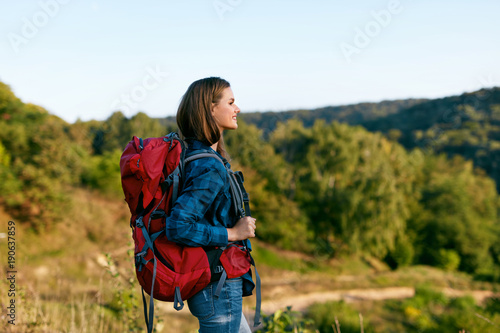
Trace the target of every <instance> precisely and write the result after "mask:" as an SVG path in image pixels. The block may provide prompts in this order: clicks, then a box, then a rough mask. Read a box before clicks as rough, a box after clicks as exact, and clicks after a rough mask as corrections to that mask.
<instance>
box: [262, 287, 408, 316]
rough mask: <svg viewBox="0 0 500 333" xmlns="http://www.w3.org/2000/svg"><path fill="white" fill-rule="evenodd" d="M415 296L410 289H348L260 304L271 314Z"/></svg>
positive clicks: (293, 296)
mask: <svg viewBox="0 0 500 333" xmlns="http://www.w3.org/2000/svg"><path fill="white" fill-rule="evenodd" d="M413 296H415V289H414V288H411V287H390V288H370V289H350V290H337V291H327V292H313V293H308V294H302V295H292V296H288V297H284V298H279V299H273V300H267V301H264V302H262V310H263V311H264V312H265V313H273V312H275V311H276V310H278V309H284V308H285V307H287V306H293V309H294V310H297V311H303V310H306V309H307V308H308V307H309V306H310V305H312V304H313V303H324V302H328V301H340V300H344V301H346V302H352V301H363V300H378V301H379V300H386V299H402V298H411V297H413Z"/></svg>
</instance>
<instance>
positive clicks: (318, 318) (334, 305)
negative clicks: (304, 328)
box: [306, 301, 375, 333]
mask: <svg viewBox="0 0 500 333" xmlns="http://www.w3.org/2000/svg"><path fill="white" fill-rule="evenodd" d="M306 317H307V318H310V319H312V320H313V321H314V322H315V323H316V326H317V328H318V330H319V331H320V332H324V333H326V332H328V333H330V332H332V325H333V326H335V327H336V326H337V324H336V321H337V322H338V325H339V326H340V331H341V332H342V333H359V332H361V323H362V324H363V330H364V332H366V333H372V332H375V331H374V330H373V328H372V326H371V325H370V322H369V321H368V320H367V319H366V318H363V320H361V318H362V317H361V315H360V313H358V312H357V311H356V310H354V309H353V308H352V307H351V306H349V304H347V303H345V302H344V301H340V302H326V303H316V304H313V305H312V306H310V307H309V308H308V310H307V314H306Z"/></svg>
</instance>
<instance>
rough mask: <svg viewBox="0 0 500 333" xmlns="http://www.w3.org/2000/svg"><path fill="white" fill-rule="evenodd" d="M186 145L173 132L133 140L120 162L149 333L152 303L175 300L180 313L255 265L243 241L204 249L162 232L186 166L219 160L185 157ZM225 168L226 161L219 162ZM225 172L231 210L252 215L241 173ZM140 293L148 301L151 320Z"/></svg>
mask: <svg viewBox="0 0 500 333" xmlns="http://www.w3.org/2000/svg"><path fill="white" fill-rule="evenodd" d="M185 152H186V144H185V142H184V141H182V140H181V139H180V138H179V136H178V135H177V133H171V134H169V135H167V136H165V137H160V138H148V139H144V140H143V139H141V138H137V137H135V136H134V137H133V139H132V141H130V142H129V143H128V144H127V146H126V147H125V150H124V151H123V154H122V156H121V159H120V170H121V179H122V187H123V192H124V194H125V201H126V202H127V203H128V206H129V209H130V213H131V214H132V216H131V219H130V227H131V228H132V238H133V239H134V243H135V251H134V253H135V269H136V275H137V279H138V281H139V284H140V285H141V287H142V298H143V303H144V316H145V321H146V325H147V327H148V332H151V331H152V329H153V318H154V302H153V299H158V300H161V301H169V302H174V308H175V309H176V310H181V309H182V308H183V307H184V302H183V300H187V299H189V298H190V297H192V296H193V295H194V294H196V293H197V292H199V291H201V290H202V289H203V288H205V287H206V286H207V285H208V284H209V283H210V282H211V281H213V280H216V279H218V280H219V283H218V285H217V288H216V292H215V294H214V295H215V296H216V297H218V293H220V290H221V288H222V285H223V284H224V281H225V279H226V278H236V277H240V276H242V275H243V274H245V273H247V272H248V271H249V270H250V265H254V266H255V264H254V261H253V259H252V257H251V255H250V249H249V247H247V246H246V243H245V242H236V243H231V244H229V245H228V246H227V247H225V248H215V249H213V250H211V251H206V250H205V249H204V248H202V247H190V246H184V245H181V244H177V243H174V242H171V241H169V240H168V239H167V237H166V233H165V220H166V217H167V216H168V215H169V213H170V209H171V207H172V205H173V203H174V202H175V200H176V199H177V197H178V195H179V193H180V191H181V189H182V183H183V179H184V166H185V164H186V163H189V162H190V161H192V160H195V159H198V158H202V157H212V158H216V159H218V160H220V161H221V163H223V162H222V160H221V159H220V158H219V157H218V156H217V155H216V154H214V153H213V152H210V151H204V152H201V153H197V154H194V155H192V156H188V157H186V156H185ZM223 164H224V163H223ZM226 170H227V171H228V173H229V179H230V184H231V195H232V197H233V206H234V209H235V210H236V211H237V212H238V215H239V216H241V217H243V216H245V214H246V215H250V209H249V200H248V194H247V193H246V191H245V189H244V187H243V176H242V174H241V173H240V172H233V171H232V170H230V169H228V168H226ZM255 272H256V283H257V307H256V314H255V320H254V325H255V326H257V325H258V324H260V322H259V318H260V278H259V275H258V273H257V271H256V270H255ZM144 290H145V291H146V293H148V294H149V295H150V296H151V297H150V304H149V320H148V313H147V306H146V298H145V296H144Z"/></svg>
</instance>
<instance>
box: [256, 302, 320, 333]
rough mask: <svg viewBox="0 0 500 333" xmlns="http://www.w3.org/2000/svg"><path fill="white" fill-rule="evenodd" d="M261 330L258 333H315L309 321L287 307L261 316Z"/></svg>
mask: <svg viewBox="0 0 500 333" xmlns="http://www.w3.org/2000/svg"><path fill="white" fill-rule="evenodd" d="M262 319H263V328H262V329H259V330H258V331H257V332H259V333H264V332H265V333H267V332H275V333H284V332H291V333H313V332H315V329H314V323H313V321H312V320H310V319H304V318H303V316H302V314H301V313H300V312H298V311H292V307H291V306H288V307H287V308H286V309H285V310H278V311H276V312H275V313H273V314H270V315H263V316H262Z"/></svg>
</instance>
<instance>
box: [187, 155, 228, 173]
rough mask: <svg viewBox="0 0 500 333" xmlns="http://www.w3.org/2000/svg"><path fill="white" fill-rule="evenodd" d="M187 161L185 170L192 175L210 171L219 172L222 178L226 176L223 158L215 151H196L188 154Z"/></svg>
mask: <svg viewBox="0 0 500 333" xmlns="http://www.w3.org/2000/svg"><path fill="white" fill-rule="evenodd" d="M202 154H203V155H202ZM186 158H188V159H187V163H186V164H185V170H186V172H187V173H189V174H191V175H192V176H198V175H203V174H208V173H214V172H216V173H218V174H219V175H220V176H221V178H222V179H224V178H225V174H226V172H227V171H226V167H225V166H224V162H223V161H222V159H221V158H220V157H219V156H217V154H215V153H211V152H200V151H195V152H192V153H191V154H187V155H186Z"/></svg>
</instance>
